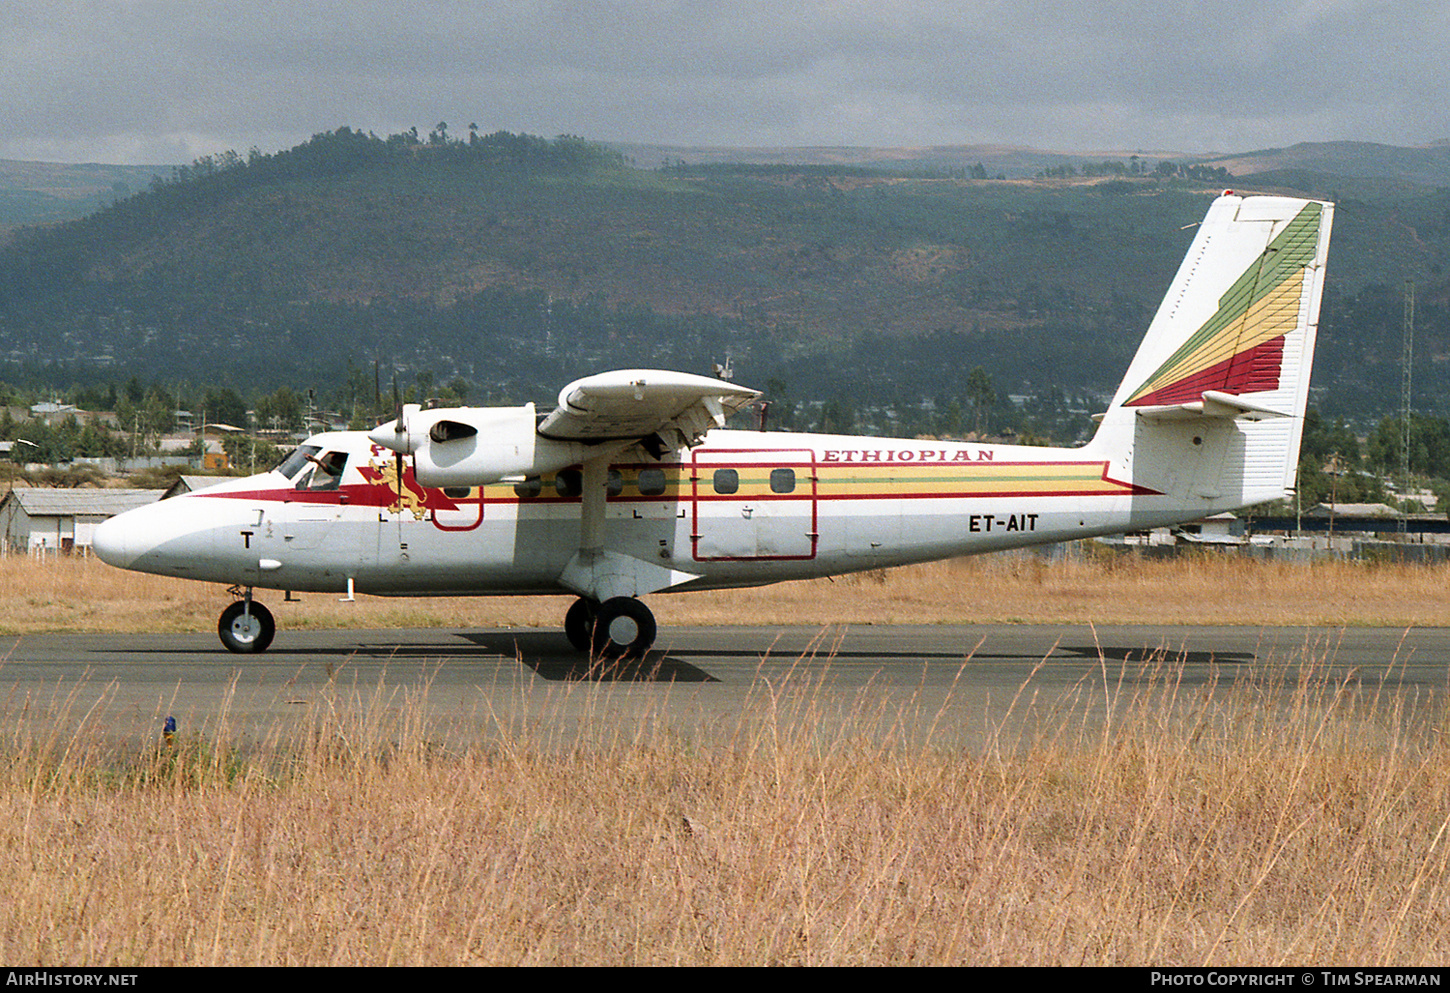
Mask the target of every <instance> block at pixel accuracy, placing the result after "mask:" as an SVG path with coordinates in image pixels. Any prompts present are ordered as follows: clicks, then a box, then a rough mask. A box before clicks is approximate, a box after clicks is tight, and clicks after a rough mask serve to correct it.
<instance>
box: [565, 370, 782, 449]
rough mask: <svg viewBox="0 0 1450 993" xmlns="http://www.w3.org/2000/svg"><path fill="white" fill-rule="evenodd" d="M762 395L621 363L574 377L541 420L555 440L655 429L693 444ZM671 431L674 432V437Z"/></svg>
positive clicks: (613, 437)
mask: <svg viewBox="0 0 1450 993" xmlns="http://www.w3.org/2000/svg"><path fill="white" fill-rule="evenodd" d="M759 395H760V391H759V390H752V389H747V388H746V387H743V386H736V385H735V384H734V383H727V382H726V381H725V380H723V379H711V378H710V377H708V376H695V375H691V374H690V373H686V372H669V371H666V370H662V369H619V370H615V371H613V372H602V373H600V374H599V375H597V376H586V377H585V378H584V379H576V380H575V381H574V382H572V383H570V384H569V385H568V386H566V387H564V388H563V389H562V390H560V391H559V407H558V409H557V410H555V411H554V412H553V413H551V414H549V415H548V416H547V417H545V418H544V420H543V421H542V422H541V423H540V424H539V434H540V435H542V436H543V437H545V438H550V439H553V440H555V441H585V442H598V441H619V440H624V439H627V438H628V439H636V438H648V437H650V436H651V435H658V436H659V437H660V439H661V440H662V441H663V442H664V443H665V444H666V445H669V446H671V447H673V445H675V444H680V445H695V444H697V443H698V442H699V440H700V439H701V438H702V437H704V435H705V432H707V431H709V430H710V429H711V428H715V427H723V426H724V424H725V418H726V417H728V416H729V415H730V414H732V413H734V412H735V411H737V410H739V409H740V408H741V407H744V406H745V405H746V404H748V403H750V401H752V400H754V399H755V398H756V397H758V396H759ZM672 436H673V437H672Z"/></svg>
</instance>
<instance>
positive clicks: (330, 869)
mask: <svg viewBox="0 0 1450 993" xmlns="http://www.w3.org/2000/svg"><path fill="white" fill-rule="evenodd" d="M1311 669H1312V667H1311ZM1101 675H1103V676H1106V677H1108V678H1107V679H1106V680H1105V681H1104V682H1102V683H1100V684H1099V685H1098V686H1096V687H1095V688H1091V689H1084V690H1083V693H1082V697H1081V699H1079V700H1077V701H1076V702H1074V703H1072V705H1071V706H1068V707H1066V708H1065V709H1061V710H1058V709H1054V708H1050V707H1044V708H1043V710H1042V713H1043V714H1050V713H1058V714H1062V715H1068V716H1059V717H1057V718H1053V719H1050V720H1048V721H1047V722H1046V723H1045V724H1039V725H1037V726H1038V727H1039V729H1040V730H1039V732H1038V735H1037V737H1036V738H1035V739H1033V740H1031V741H1017V740H1004V741H999V742H997V743H996V745H997V747H989V748H988V749H987V750H986V751H985V752H984V753H982V754H963V753H961V752H959V751H956V750H953V749H949V748H945V747H941V746H938V745H934V744H932V743H930V742H927V743H925V744H920V743H918V744H908V743H907V742H909V741H912V740H914V737H913V730H912V729H914V727H915V725H914V723H913V725H912V729H908V728H906V727H905V724H904V723H902V724H894V723H893V721H892V720H891V719H890V715H882V714H881V713H878V712H876V710H875V709H874V708H875V706H876V705H875V704H873V702H872V700H873V698H872V697H871V696H870V695H869V694H863V695H862V697H861V699H860V702H859V704H858V705H857V710H856V712H855V719H854V720H853V719H852V718H851V716H850V715H848V716H847V718H846V719H844V720H841V719H837V718H836V717H835V716H834V715H833V716H832V719H830V720H825V719H822V714H821V708H822V707H823V706H824V704H823V703H822V694H821V692H820V687H821V684H820V683H819V682H817V681H816V680H817V679H818V678H819V677H818V676H816V675H810V676H807V675H806V674H805V672H804V670H803V671H802V673H801V674H799V675H798V676H797V677H795V678H792V679H791V680H788V681H787V682H786V683H785V684H784V685H775V686H771V685H768V684H764V683H762V684H761V685H760V686H759V687H758V689H757V691H756V693H755V695H754V697H753V698H752V699H751V700H750V701H749V702H748V705H747V706H746V708H745V709H744V711H743V712H742V713H741V714H740V716H739V720H738V723H735V724H733V725H732V726H729V727H724V728H719V729H717V730H716V731H714V732H711V733H709V735H708V736H702V737H698V738H682V737H680V736H679V735H678V733H671V732H669V731H668V730H665V728H666V726H667V722H664V721H660V722H645V723H641V724H638V725H633V726H632V727H633V728H634V730H631V731H629V732H623V733H622V732H621V731H620V730H619V725H618V724H617V723H615V722H611V721H610V720H609V719H608V715H607V713H606V712H605V708H604V707H603V706H602V705H601V706H600V707H599V708H598V709H597V710H595V711H593V712H592V713H591V712H590V709H589V708H587V707H586V708H585V710H586V716H585V718H584V720H583V723H582V733H581V735H580V736H579V737H577V738H571V739H570V740H569V741H568V742H567V743H566V742H564V741H563V740H562V739H561V738H558V737H554V736H553V735H554V734H555V733H556V732H554V731H551V730H550V729H549V724H548V723H547V722H544V723H542V724H530V725H529V728H530V729H525V728H523V727H522V726H506V725H503V724H500V725H499V726H497V727H495V728H493V730H492V733H491V734H490V736H489V738H490V742H489V744H487V745H485V746H479V747H472V748H461V747H460V748H456V749H450V748H449V747H448V746H446V745H444V744H442V743H441V742H442V741H444V740H445V739H444V738H443V737H442V736H440V735H439V734H438V733H437V731H436V729H434V728H431V727H430V726H429V725H428V722H427V719H426V713H427V706H426V699H420V700H414V701H413V702H412V703H411V705H409V706H404V707H402V708H400V709H395V708H392V707H389V706H385V703H386V701H379V700H376V699H368V698H366V695H365V694H364V695H363V697H362V698H361V699H359V698H347V696H348V695H347V694H346V693H343V692H342V691H339V692H338V694H337V697H338V698H337V699H332V700H324V701H320V702H319V704H318V705H317V706H316V707H315V709H314V710H313V711H312V713H311V717H310V719H309V720H308V721H305V722H302V725H301V727H302V730H299V731H296V732H293V733H290V734H289V735H287V736H285V737H283V736H273V737H272V738H270V739H268V740H266V741H265V742H262V743H257V744H252V745H245V746H244V745H239V744H234V743H230V742H228V740H227V739H226V737H225V735H224V734H221V735H219V736H218V737H214V738H210V739H206V740H203V739H199V738H196V737H183V738H178V740H177V741H176V742H175V743H173V744H172V745H170V746H157V747H154V748H152V747H148V748H146V749H144V750H142V751H141V752H140V753H139V754H122V753H117V752H116V751H115V750H114V746H104V745H101V744H99V741H100V740H101V739H100V737H99V736H98V735H97V736H93V735H92V729H93V728H97V727H99V726H100V725H102V724H104V723H105V715H104V714H97V713H91V714H86V715H83V714H82V711H84V710H85V704H84V700H85V696H86V694H85V693H84V691H78V692H77V693H75V694H73V695H72V697H71V701H72V704H71V705H72V706H74V707H75V712H74V713H64V712H60V713H57V714H56V715H55V716H56V720H55V721H54V722H53V723H52V726H55V727H66V728H72V729H74V730H73V731H69V732H67V735H68V736H67V735H57V736H56V737H55V738H54V739H51V740H32V739H29V738H26V737H24V735H23V733H22V732H18V731H13V730H12V731H5V732H0V735H3V736H0V757H3V766H0V807H3V815H0V865H3V866H4V875H5V879H6V884H5V890H6V895H5V899H4V900H3V901H0V959H3V960H4V961H5V962H7V963H9V964H11V965H22V964H30V963H58V962H65V963H70V964H97V965H100V964H114V965H138V966H142V965H171V964H187V965H192V964H204V965H224V964H240V965H253V964H258V965H274V964H275V965H291V964H311V965H317V964H418V965H440V964H467V963H477V964H619V965H637V964H671V965H674V964H687V965H693V964H699V965H717V964H723V965H733V964H767V963H770V964H807V965H860V964H906V963H911V964H923V965H933V964H944V963H952V964H958V963H970V964H1033V965H1056V964H1065V965H1078V964H1115V965H1144V964H1162V965H1172V964H1201V963H1213V964H1235V963H1240V964H1242V963H1249V964H1271V963H1272V964H1288V963H1306V962H1312V963H1315V964H1317V965H1333V964H1360V965H1368V964H1374V963H1393V964H1401V965H1403V964H1412V963H1428V964H1438V963H1442V962H1444V961H1445V959H1446V958H1447V956H1450V839H1447V838H1446V836H1445V835H1446V827H1447V823H1450V762H1447V761H1446V759H1447V755H1446V751H1445V746H1444V745H1443V743H1442V739H1441V737H1440V736H1439V735H1438V733H1436V732H1435V731H1434V730H1433V727H1432V725H1434V724H1435V723H1437V722H1438V719H1439V716H1440V715H1436V714H1433V713H1411V712H1408V711H1407V710H1406V709H1405V705H1404V704H1403V703H1402V702H1400V701H1398V700H1397V699H1396V698H1394V697H1392V696H1391V695H1389V694H1388V693H1386V694H1385V695H1384V696H1381V695H1380V694H1379V693H1377V692H1376V691H1375V690H1374V688H1373V687H1360V686H1358V685H1357V684H1354V683H1352V682H1351V683H1345V684H1339V683H1335V682H1333V681H1331V680H1330V679H1329V678H1328V677H1327V676H1323V675H1313V674H1312V673H1311V675H1309V676H1307V677H1305V678H1303V679H1301V680H1298V681H1295V682H1290V683H1287V684H1285V683H1282V682H1280V681H1279V679H1278V677H1276V676H1275V675H1274V674H1273V673H1261V674H1259V675H1258V676H1257V677H1254V678H1253V680H1252V681H1251V682H1249V683H1246V684H1243V685H1238V686H1233V687H1226V686H1214V687H1209V688H1208V689H1207V690H1197V691H1194V692H1193V693H1189V692H1188V691H1180V687H1179V677H1180V675H1181V672H1180V670H1179V668H1178V667H1177V666H1176V665H1174V664H1173V663H1172V662H1171V661H1169V662H1166V663H1164V662H1163V661H1162V660H1159V662H1157V663H1154V664H1152V665H1150V667H1149V668H1148V669H1146V670H1144V671H1138V672H1134V673H1131V674H1129V675H1130V676H1131V677H1132V678H1128V679H1122V680H1120V679H1118V678H1117V676H1116V674H1114V673H1112V672H1111V671H1108V670H1106V668H1105V670H1104V671H1103V672H1102V673H1101ZM1105 686H1106V687H1107V688H1106V689H1105V688H1104V687H1105ZM1113 687H1124V689H1122V690H1114V689H1113ZM569 692H572V693H579V694H591V693H594V694H598V693H599V692H601V691H600V690H599V689H598V688H597V687H593V688H590V687H583V686H581V687H576V688H574V689H571V690H570V691H569ZM1033 692H1034V691H1033V687H1032V685H1031V681H1030V679H1029V681H1028V684H1027V685H1026V686H1025V687H1024V692H1023V694H1022V695H1021V696H1020V697H1019V700H1018V703H1017V704H1015V706H1017V707H1019V708H1021V709H1024V710H1025V709H1029V708H1035V707H1036V706H1038V705H1037V704H1035V703H1029V701H1031V700H1032V698H1033ZM1105 696H1114V697H1116V699H1114V700H1113V703H1114V706H1113V708H1112V710H1111V714H1112V717H1111V719H1110V720H1105V719H1104V718H1103V715H1104V713H1106V712H1107V710H1106V708H1105V707H1104V699H1105ZM589 699H591V700H601V699H602V698H601V697H598V696H591V697H589ZM1267 699H1274V700H1277V701H1279V709H1278V711H1276V713H1275V716H1274V718H1273V719H1265V716H1264V715H1265V713H1266V709H1265V707H1264V704H1265V701H1266V700H1267ZM666 705H667V704H666V703H665V702H664V701H662V702H661V706H662V707H664V706H666ZM1089 707H1096V708H1097V715H1096V719H1094V720H1090V721H1085V720H1083V719H1082V718H1081V715H1082V713H1083V712H1084V711H1085V710H1086V709H1087V708H1089ZM60 709H61V710H62V711H64V710H66V709H67V708H66V706H61V708H60ZM342 715H352V716H342ZM14 716H15V715H13V714H12V715H3V714H0V728H3V727H16V726H20V725H19V724H17V722H16V721H15V720H14V719H13V718H14ZM883 717H886V718H887V719H886V720H885V721H884V722H883V720H882V718H883ZM7 718H8V719H7ZM221 723H223V724H224V722H221ZM883 726H884V727H886V728H887V731H886V732H885V733H884V734H883V733H881V731H880V729H881V728H882V727H883ZM1018 726H1020V725H1018ZM702 735H704V732H702Z"/></svg>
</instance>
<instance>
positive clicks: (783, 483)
mask: <svg viewBox="0 0 1450 993" xmlns="http://www.w3.org/2000/svg"><path fill="white" fill-rule="evenodd" d="M770 492H772V493H794V492H795V470H794V469H772V470H770Z"/></svg>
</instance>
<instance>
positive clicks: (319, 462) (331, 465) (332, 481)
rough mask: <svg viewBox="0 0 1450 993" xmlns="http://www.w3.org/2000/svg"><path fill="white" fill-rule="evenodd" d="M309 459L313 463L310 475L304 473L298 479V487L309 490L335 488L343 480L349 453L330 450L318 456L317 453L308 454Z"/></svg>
mask: <svg viewBox="0 0 1450 993" xmlns="http://www.w3.org/2000/svg"><path fill="white" fill-rule="evenodd" d="M307 461H308V462H310V463H312V472H311V474H310V475H304V476H302V477H301V478H300V479H298V480H297V488H298V489H299V490H301V489H307V490H335V489H337V484H338V483H340V482H342V471H343V470H344V469H346V468H347V455H346V453H344V452H328V453H327V454H326V455H324V456H322V457H321V458H318V457H317V456H316V455H309V456H307Z"/></svg>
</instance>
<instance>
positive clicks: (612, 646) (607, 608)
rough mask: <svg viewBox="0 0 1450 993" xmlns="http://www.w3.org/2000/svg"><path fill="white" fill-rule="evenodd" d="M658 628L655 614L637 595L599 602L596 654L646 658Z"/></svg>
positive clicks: (595, 630)
mask: <svg viewBox="0 0 1450 993" xmlns="http://www.w3.org/2000/svg"><path fill="white" fill-rule="evenodd" d="M658 631H659V628H658V626H657V625H656V624H655V615H654V614H653V613H652V612H651V611H650V609H649V608H648V607H646V606H645V605H644V604H643V603H640V602H639V601H638V600H636V599H635V598H634V597H628V596H617V597H611V598H610V599H608V600H605V601H604V602H603V603H601V604H600V605H599V613H598V615H597V616H596V618H595V621H594V654H595V655H597V656H599V657H601V658H608V659H625V658H635V659H637V658H643V657H644V653H645V652H647V651H649V649H650V646H651V645H653V644H654V643H655V635H656V634H657V633H658ZM626 639H627V640H626Z"/></svg>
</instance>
